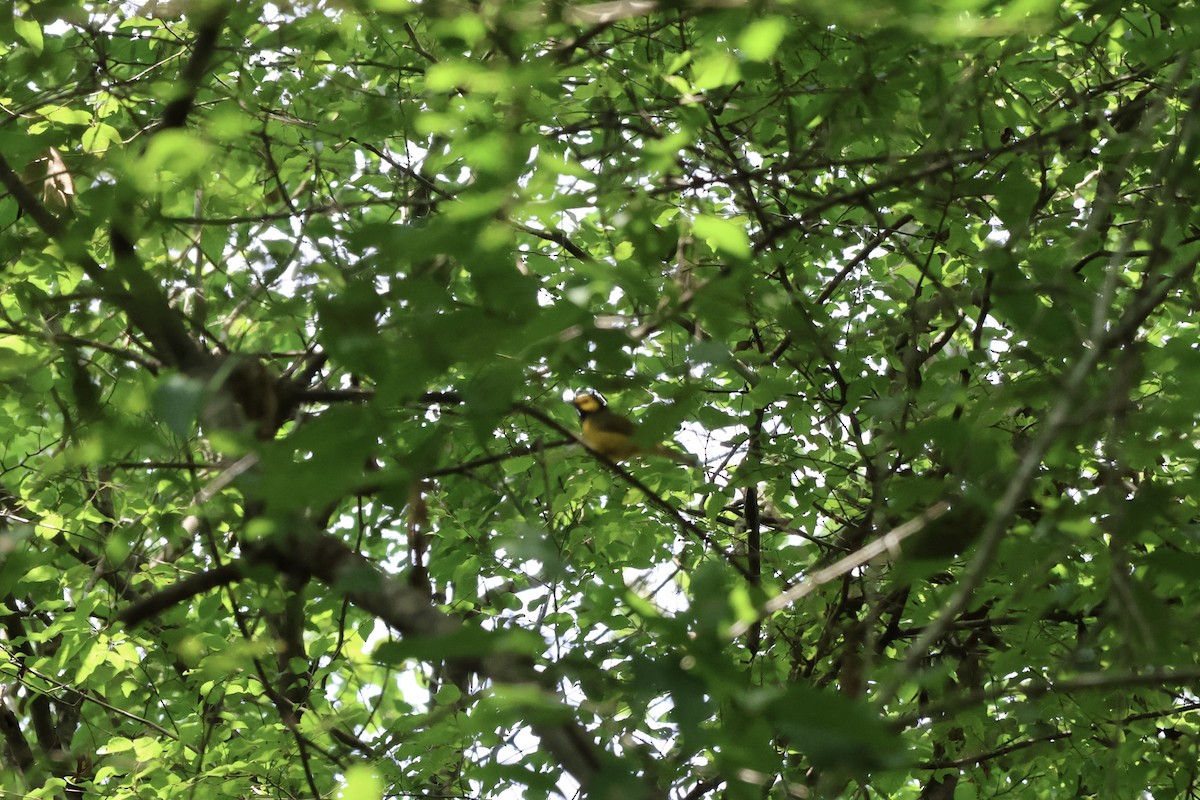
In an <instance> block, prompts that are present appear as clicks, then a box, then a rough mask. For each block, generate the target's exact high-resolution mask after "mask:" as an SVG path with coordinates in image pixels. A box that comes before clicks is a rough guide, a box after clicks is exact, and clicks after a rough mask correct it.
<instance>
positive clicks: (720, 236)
mask: <svg viewBox="0 0 1200 800" xmlns="http://www.w3.org/2000/svg"><path fill="white" fill-rule="evenodd" d="M692 229H693V230H694V231H695V232H696V235H697V236H699V237H700V238H702V239H704V241H706V242H707V243H708V245H709V246H710V247H712V248H713V249H714V250H716V251H717V252H720V253H725V254H726V255H729V256H732V257H734V258H749V257H750V237H749V236H747V234H746V229H745V227H743V226H742V225H739V224H738V222H737V220H734V219H724V218H722V217H712V216H707V215H702V216H697V217H696V218H695V219H693V220H692Z"/></svg>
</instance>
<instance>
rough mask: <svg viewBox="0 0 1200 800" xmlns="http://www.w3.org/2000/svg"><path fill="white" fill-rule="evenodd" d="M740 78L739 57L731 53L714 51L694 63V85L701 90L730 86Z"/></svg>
mask: <svg viewBox="0 0 1200 800" xmlns="http://www.w3.org/2000/svg"><path fill="white" fill-rule="evenodd" d="M740 78H741V69H740V68H739V67H738V63H737V59H735V58H734V57H733V56H732V55H730V54H729V53H713V54H710V55H707V56H704V57H702V58H700V59H698V60H697V61H696V62H695V63H694V64H693V65H692V85H693V86H694V87H695V88H696V89H698V90H701V91H704V90H706V89H717V88H720V87H722V86H728V85H729V84H731V83H737V81H738V80H739V79H740Z"/></svg>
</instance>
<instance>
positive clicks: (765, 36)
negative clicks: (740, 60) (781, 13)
mask: <svg viewBox="0 0 1200 800" xmlns="http://www.w3.org/2000/svg"><path fill="white" fill-rule="evenodd" d="M787 31H788V24H787V20H785V19H784V18H783V17H768V18H766V19H757V20H754V21H753V22H751V23H750V24H749V25H747V26H746V27H745V29H743V30H742V32H741V34H740V35H739V36H738V39H737V44H738V49H739V50H741V51H742V54H743V55H745V56H746V58H748V59H750V60H751V61H769V60H770V59H771V58H772V56H774V55H775V51H776V50H778V49H779V45H780V44H782V43H783V39H784V37H785V36H787Z"/></svg>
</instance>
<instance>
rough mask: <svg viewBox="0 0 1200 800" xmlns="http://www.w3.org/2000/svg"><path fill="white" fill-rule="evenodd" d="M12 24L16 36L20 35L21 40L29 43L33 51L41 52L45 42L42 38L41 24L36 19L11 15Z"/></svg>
mask: <svg viewBox="0 0 1200 800" xmlns="http://www.w3.org/2000/svg"><path fill="white" fill-rule="evenodd" d="M12 26H13V30H14V31H16V34H17V36H19V37H21V41H23V42H25V44H27V45H29V48H30V49H31V50H33V52H35V53H41V52H42V48H44V47H45V46H46V43H45V40H44V39H43V38H42V26H41V25H39V24H38V22H37V21H36V20H32V19H24V18H22V17H13V21H12Z"/></svg>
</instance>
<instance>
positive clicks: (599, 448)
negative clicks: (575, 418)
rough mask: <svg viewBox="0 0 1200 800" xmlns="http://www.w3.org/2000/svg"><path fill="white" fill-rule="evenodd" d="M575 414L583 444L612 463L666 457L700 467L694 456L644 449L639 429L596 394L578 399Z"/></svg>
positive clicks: (662, 449) (659, 446)
mask: <svg viewBox="0 0 1200 800" xmlns="http://www.w3.org/2000/svg"><path fill="white" fill-rule="evenodd" d="M573 402H574V403H575V410H577V411H578V412H579V422H580V426H581V428H582V436H581V437H580V438H582V439H583V443H584V444H585V445H587V447H588V449H589V450H591V451H592V452H594V453H597V454H598V455H601V456H603V457H604V458H607V459H609V460H611V461H622V460H624V459H626V458H629V457H630V456H644V455H652V456H662V457H663V458H669V459H671V460H672V461H675V462H678V463H680V464H688V465H691V466H698V465H699V462H698V461H697V460H696V458H695V457H694V456H692V455H691V454H690V453H680V452H679V451H677V450H672V449H671V448H669V447H665V446H663V445H661V444H657V445H653V446H651V447H643V446H642V445H640V444H638V443H637V442H635V441H634V436H635V434H636V432H637V426H636V425H634V424H633V422H631V421H630V420H628V419H626V418H625V417H623V416H621V415H620V414H618V413H616V412H615V411H613V410H612V409H610V408H609V407H608V404H607V403H605V402H604V401H603V400H602V399H600V398H599V397H597V396H596V395H594V394H587V393H584V394H577V395H575V400H574V401H573Z"/></svg>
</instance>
